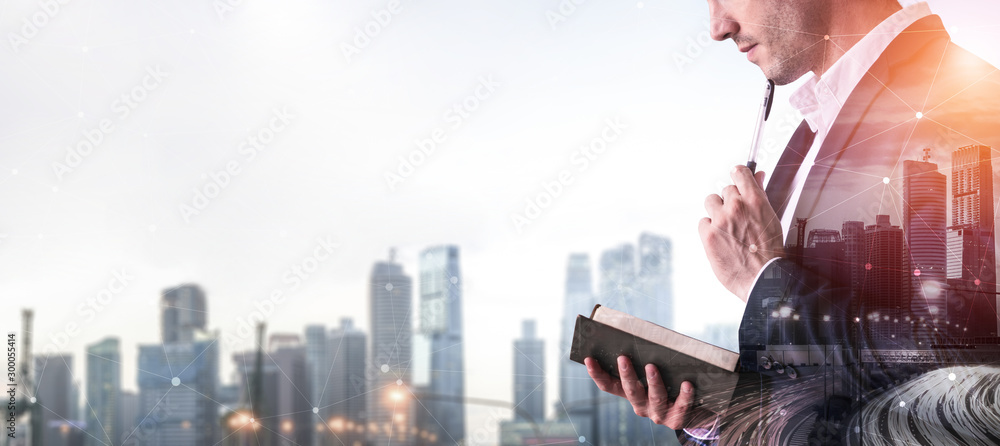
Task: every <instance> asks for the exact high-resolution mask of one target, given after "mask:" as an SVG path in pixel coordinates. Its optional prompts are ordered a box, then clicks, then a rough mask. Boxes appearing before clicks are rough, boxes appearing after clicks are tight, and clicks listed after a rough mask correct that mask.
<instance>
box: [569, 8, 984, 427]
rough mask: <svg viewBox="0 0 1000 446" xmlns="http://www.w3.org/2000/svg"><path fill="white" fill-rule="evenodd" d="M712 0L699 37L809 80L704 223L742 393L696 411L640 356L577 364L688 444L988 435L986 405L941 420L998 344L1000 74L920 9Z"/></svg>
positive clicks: (781, 77)
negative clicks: (782, 139)
mask: <svg viewBox="0 0 1000 446" xmlns="http://www.w3.org/2000/svg"><path fill="white" fill-rule="evenodd" d="M708 4H709V9H710V14H711V33H712V37H713V38H714V39H715V40H719V41H723V40H727V39H731V40H733V42H734V43H735V44H736V46H737V48H738V49H739V50H740V52H742V53H746V55H747V59H748V61H750V62H751V63H754V64H756V65H757V66H758V67H759V68H760V69H761V70H762V71H763V73H764V75H765V76H766V77H768V78H770V79H772V80H774V81H775V83H776V84H778V85H785V84H788V83H790V82H792V81H794V80H796V79H799V78H800V77H802V76H809V77H808V81H807V82H806V83H805V84H804V86H802V87H801V88H800V89H799V90H797V91H795V92H793V93H792V94H791V96H790V101H791V103H792V105H793V106H794V107H795V108H797V109H798V110H799V111H800V112H801V113H802V115H803V118H804V119H803V122H802V123H801V124H800V126H799V128H798V129H797V130H796V132H795V134H794V135H793V136H792V138H791V140H790V141H789V143H788V145H787V147H786V149H785V151H784V152H783V154H782V156H781V158H780V159H779V161H778V164H777V166H776V167H775V169H774V172H773V173H772V174H771V175H770V176H771V178H769V179H766V180H767V181H766V183H765V178H764V175H763V173H758V174H757V175H754V174H753V173H751V172H750V170H749V169H747V168H746V167H742V166H737V167H735V168H733V169H732V171H731V176H732V179H733V184H732V185H731V186H728V187H726V188H725V189H723V190H722V191H721V193H720V194H718V195H710V196H709V197H708V198H707V199H706V200H705V209H706V211H707V214H708V215H707V217H706V218H704V219H702V220H701V221H700V223H699V227H698V230H699V233H700V235H701V239H702V242H703V244H704V247H705V252H706V255H707V257H708V259H709V261H710V263H711V265H712V269H713V271H714V273H715V275H716V277H717V278H718V279H719V280H720V282H721V283H722V284H723V285H724V286H725V287H726V288H727V289H728V290H730V291H731V292H732V293H733V294H734V295H735V296H736V297H738V298H740V299H741V300H743V301H744V302H746V311H745V313H744V318H743V321H742V324H741V327H740V350H741V351H740V354H741V365H740V370H741V372H742V373H741V387H740V389H739V390H738V391H737V396H735V397H734V398H733V401H732V403H731V405H730V409H729V411H728V412H727V413H726V414H725V416H724V417H723V418H722V419H719V420H714V421H713V422H706V420H707V419H706V418H704V417H700V416H696V414H694V413H692V411H690V410H689V408H690V407H691V406H692V403H693V401H694V397H695V395H696V393H697V389H695V388H693V387H692V386H690V385H689V384H685V385H684V386H682V389H681V392H680V393H679V396H678V397H677V399H676V400H675V401H671V400H670V399H669V398H668V397H667V389H665V388H664V387H663V384H662V381H661V380H659V379H655V377H656V372H657V371H656V370H655V367H653V366H652V365H642V364H632V363H631V362H630V361H629V360H627V358H619V373H620V376H621V379H616V378H612V377H611V376H609V375H608V374H607V373H606V372H604V371H603V370H601V369H600V368H599V367H597V366H596V364H595V363H594V362H593V361H591V360H589V359H588V360H587V361H586V362H587V366H588V372H589V373H590V375H591V377H592V378H593V380H594V381H595V383H596V384H597V386H598V387H599V388H600V389H601V390H603V391H605V392H609V393H612V394H615V395H618V396H621V397H623V398H627V399H628V400H629V402H630V403H631V404H632V406H633V408H634V410H635V412H636V414H638V415H640V416H645V417H649V418H650V419H651V420H652V421H654V422H656V423H659V424H664V425H666V426H669V427H671V428H674V429H681V428H688V429H687V431H688V433H689V434H694V435H695V436H696V437H699V438H698V440H699V441H716V442H719V443H721V444H765V443H773V442H777V441H781V442H785V441H792V442H795V441H805V440H808V441H809V442H810V443H811V444H843V443H845V442H851V443H869V442H873V443H882V444H893V443H906V444H912V443H916V444H958V443H973V444H976V443H984V444H998V443H1000V438H998V437H997V434H996V433H995V432H993V431H994V430H995V429H993V428H992V427H990V426H988V425H984V424H983V423H982V422H981V421H980V420H988V419H997V417H998V416H1000V409H998V408H997V407H996V405H995V404H994V405H986V406H985V407H977V408H972V409H969V408H967V407H965V408H964V409H962V410H971V411H972V412H976V411H979V412H976V413H973V414H970V415H960V414H959V415H956V414H951V413H946V412H948V411H949V410H959V409H958V408H959V407H960V406H961V407H964V406H963V405H964V404H966V403H967V402H968V401H970V400H975V399H976V398H977V397H981V396H982V395H978V394H977V393H976V392H979V391H981V389H982V388H984V387H987V388H988V387H989V386H988V385H986V386H984V385H983V384H984V383H990V382H994V381H996V380H997V379H998V378H1000V367H996V366H997V358H998V357H1000V355H998V354H997V353H996V352H995V349H994V350H991V349H990V348H989V347H984V348H979V349H976V348H975V345H974V344H975V342H994V343H995V340H996V339H997V338H996V336H997V331H998V329H997V327H998V317H997V298H996V291H997V287H996V275H997V273H996V271H997V270H996V238H995V237H994V234H995V223H994V219H995V215H994V211H993V210H994V209H996V208H997V207H998V206H997V204H998V200H997V199H998V198H1000V193H998V191H997V190H996V189H995V186H1000V184H996V185H995V184H994V181H993V178H994V177H996V176H997V169H996V167H1000V166H995V165H994V164H997V163H994V162H993V161H992V159H993V158H995V157H996V156H997V153H998V152H997V148H1000V126H998V123H1000V72H998V71H997V69H996V68H994V67H992V66H991V65H989V64H988V63H986V62H984V61H982V60H981V59H979V58H978V57H976V56H974V55H972V54H970V53H968V52H967V51H965V50H963V49H962V48H960V47H958V46H956V45H954V44H953V43H952V42H951V41H950V38H949V36H948V34H947V32H946V31H945V29H944V26H943V25H942V23H941V21H940V19H939V18H938V17H937V16H935V15H933V14H932V13H931V12H930V10H929V8H928V6H927V5H926V4H925V3H917V4H915V5H911V6H908V7H906V8H903V7H901V6H900V5H899V3H898V2H897V1H896V0H796V1H785V0H709V2H708ZM765 184H766V188H765V187H764V185H765ZM807 234H808V236H807ZM983 340H985V341H983ZM635 366H644V367H646V372H647V376H651V377H654V378H652V379H650V380H649V387H648V388H646V387H643V386H642V385H641V384H640V383H639V382H638V380H637V379H636V378H635V376H636V375H635V372H634V370H633V369H632V367H635ZM890 387H891V388H893V391H892V392H886V391H885V390H886V389H887V388H890ZM908 405H909V406H908ZM862 409H865V410H862ZM709 421H712V420H709ZM987 424H988V423H987ZM796 435H797V436H798V437H796Z"/></svg>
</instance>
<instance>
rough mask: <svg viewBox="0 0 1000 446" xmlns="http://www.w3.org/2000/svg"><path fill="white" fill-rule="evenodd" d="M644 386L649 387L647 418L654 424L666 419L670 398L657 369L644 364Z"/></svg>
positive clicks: (651, 365)
mask: <svg viewBox="0 0 1000 446" xmlns="http://www.w3.org/2000/svg"><path fill="white" fill-rule="evenodd" d="M646 384H647V385H648V386H649V418H650V419H651V420H653V421H654V422H658V421H661V420H664V419H666V416H667V410H668V409H669V408H670V396H669V395H668V394H667V386H666V385H665V384H663V378H661V377H660V371H659V369H657V368H656V366H655V365H653V364H646ZM654 414H655V415H656V417H655V418H654Z"/></svg>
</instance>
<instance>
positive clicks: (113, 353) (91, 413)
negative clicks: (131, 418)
mask: <svg viewBox="0 0 1000 446" xmlns="http://www.w3.org/2000/svg"><path fill="white" fill-rule="evenodd" d="M120 394H121V351H120V350H119V343H118V339H117V338H107V339H104V340H102V341H100V342H98V343H96V344H93V345H90V346H88V347H87V404H86V405H85V406H84V408H85V409H84V411H85V412H86V419H87V441H86V443H87V444H88V445H91V446H97V445H107V444H118V443H120V442H121V429H122V427H121V417H120V416H119V396H120Z"/></svg>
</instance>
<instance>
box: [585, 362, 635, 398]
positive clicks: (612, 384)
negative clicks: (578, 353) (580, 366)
mask: <svg viewBox="0 0 1000 446" xmlns="http://www.w3.org/2000/svg"><path fill="white" fill-rule="evenodd" d="M583 363H584V365H586V366H587V374H588V375H590V379H593V380H594V384H597V388H598V389H601V390H602V391H604V392H608V393H610V394H612V395H615V396H620V397H622V398H624V397H625V392H623V391H622V385H621V383H620V382H619V381H618V380H617V379H615V378H614V377H612V376H611V375H609V374H608V372H605V371H604V369H601V367H600V366H598V365H597V361H596V360H595V359H594V358H591V357H589V356H588V357H586V358H584V359H583Z"/></svg>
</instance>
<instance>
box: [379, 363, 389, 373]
mask: <svg viewBox="0 0 1000 446" xmlns="http://www.w3.org/2000/svg"><path fill="white" fill-rule="evenodd" d="M381 370H382V373H389V364H382V368H381Z"/></svg>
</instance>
